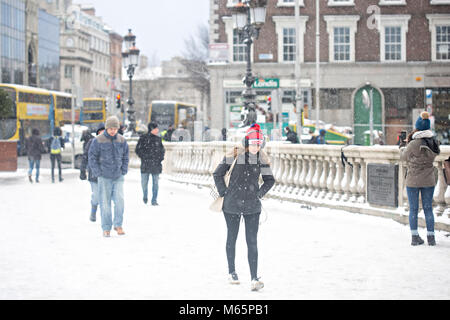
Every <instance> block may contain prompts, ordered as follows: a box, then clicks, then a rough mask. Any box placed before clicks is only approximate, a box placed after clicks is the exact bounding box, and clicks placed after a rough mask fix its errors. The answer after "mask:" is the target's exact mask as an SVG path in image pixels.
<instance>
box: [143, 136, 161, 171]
mask: <svg viewBox="0 0 450 320" xmlns="http://www.w3.org/2000/svg"><path fill="white" fill-rule="evenodd" d="M165 152H166V150H165V149H164V146H163V144H162V139H161V138H160V137H158V136H156V135H154V134H151V133H147V134H144V135H142V136H141V137H140V138H139V141H138V144H137V146H136V154H137V156H138V157H139V158H141V172H142V173H151V174H160V173H161V172H162V164H161V162H162V161H163V160H164V154H165Z"/></svg>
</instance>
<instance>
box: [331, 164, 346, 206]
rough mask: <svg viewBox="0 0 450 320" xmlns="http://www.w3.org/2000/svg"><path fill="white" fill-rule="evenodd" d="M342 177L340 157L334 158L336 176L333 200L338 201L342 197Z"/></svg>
mask: <svg viewBox="0 0 450 320" xmlns="http://www.w3.org/2000/svg"><path fill="white" fill-rule="evenodd" d="M343 179H344V167H343V166H342V163H341V161H340V158H339V157H337V158H336V178H335V179H334V197H333V200H335V201H339V200H340V199H341V197H342V180H343Z"/></svg>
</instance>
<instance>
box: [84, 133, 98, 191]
mask: <svg viewBox="0 0 450 320" xmlns="http://www.w3.org/2000/svg"><path fill="white" fill-rule="evenodd" d="M92 141H94V139H90V140H89V141H88V142H87V143H86V145H85V146H84V149H83V159H82V161H81V166H80V172H81V173H83V174H84V175H85V174H86V169H87V170H88V180H89V181H91V182H98V179H97V177H95V176H94V175H93V174H92V170H91V168H89V147H90V146H91V144H92Z"/></svg>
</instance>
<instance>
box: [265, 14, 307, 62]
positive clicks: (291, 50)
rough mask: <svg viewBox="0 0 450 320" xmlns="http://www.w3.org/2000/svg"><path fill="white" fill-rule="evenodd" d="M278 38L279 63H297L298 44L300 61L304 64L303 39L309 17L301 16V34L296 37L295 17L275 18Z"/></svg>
mask: <svg viewBox="0 0 450 320" xmlns="http://www.w3.org/2000/svg"><path fill="white" fill-rule="evenodd" d="M272 19H273V21H274V22H275V27H276V28H275V30H276V33H277V37H278V62H293V61H296V56H297V44H298V45H299V47H300V58H299V59H300V61H301V62H303V56H304V54H303V38H304V34H305V30H306V22H307V21H308V17H307V16H300V34H299V35H298V36H297V35H296V33H297V32H296V26H295V17H293V16H273V17H272Z"/></svg>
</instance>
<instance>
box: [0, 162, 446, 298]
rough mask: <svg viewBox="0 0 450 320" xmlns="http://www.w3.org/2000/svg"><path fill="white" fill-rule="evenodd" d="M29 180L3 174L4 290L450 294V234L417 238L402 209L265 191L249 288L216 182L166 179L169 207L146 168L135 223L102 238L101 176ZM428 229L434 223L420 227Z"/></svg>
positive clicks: (134, 192)
mask: <svg viewBox="0 0 450 320" xmlns="http://www.w3.org/2000/svg"><path fill="white" fill-rule="evenodd" d="M42 171H43V176H42V178H41V180H42V182H41V183H40V184H30V183H29V182H28V181H27V180H26V173H25V171H24V170H20V171H18V172H17V173H14V174H13V173H1V174H0V194H1V201H0V221H1V222H2V223H1V232H0V299H69V300H71V299H82V300H87V299H126V300H127V299H139V300H140V299H152V300H163V299H164V300H179V299H181V300H185V299H186V300H212V299H220V300H222V299H223V300H230V299H232V300H241V299H246V300H268V299H273V300H279V299H283V300H291V299H389V300H390V299H449V298H450V238H448V237H447V234H446V233H443V232H438V233H437V237H436V238H437V243H438V245H437V246H436V247H428V246H427V245H424V246H421V247H411V246H410V233H409V229H408V227H407V226H404V225H401V224H398V223H396V222H394V221H392V220H389V219H384V218H378V217H372V216H366V215H359V214H353V213H347V212H343V211H337V210H329V209H320V208H312V210H307V209H303V208H301V206H300V205H299V204H294V203H288V202H280V201H276V200H264V201H263V206H264V209H265V210H264V213H263V215H262V220H263V223H262V225H261V227H260V232H259V275H260V276H261V277H262V280H263V281H264V282H265V288H264V289H263V290H262V291H260V292H251V291H250V272H249V267H248V263H247V249H246V244H245V234H244V225H243V224H241V231H240V234H239V238H238V244H237V253H236V254H237V257H236V268H237V272H238V274H239V276H240V278H241V285H239V286H231V285H229V284H228V283H227V271H228V270H227V262H226V256H225V239H226V226H225V220H224V218H223V215H222V214H219V213H215V212H210V211H208V205H209V203H210V201H211V198H210V196H209V190H207V189H199V188H197V187H195V186H192V185H183V184H177V183H175V182H171V181H170V180H168V179H167V177H164V176H162V177H161V180H160V197H159V203H160V206H159V207H152V206H150V205H145V204H144V203H143V201H142V193H141V187H140V174H139V171H138V170H131V172H130V173H129V175H127V177H126V182H125V206H126V209H125V215H124V230H125V232H126V236H124V237H119V236H117V234H116V233H115V232H114V231H113V232H112V238H109V239H108V238H103V237H102V230H101V227H100V222H99V220H100V219H99V217H98V219H97V222H96V223H92V222H90V221H89V212H90V201H89V199H90V186H89V183H88V182H85V181H80V180H79V179H78V172H76V171H71V170H64V175H65V181H64V182H63V183H56V184H51V183H50V178H49V170H48V169H43V170H42ZM420 232H421V235H422V237H426V232H425V230H423V229H421V230H420Z"/></svg>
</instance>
